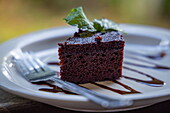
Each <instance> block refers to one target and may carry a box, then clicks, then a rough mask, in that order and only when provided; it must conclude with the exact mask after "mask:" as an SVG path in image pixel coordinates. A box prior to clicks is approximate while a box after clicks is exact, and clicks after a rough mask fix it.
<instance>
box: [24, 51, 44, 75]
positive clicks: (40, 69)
mask: <svg viewBox="0 0 170 113" xmlns="http://www.w3.org/2000/svg"><path fill="white" fill-rule="evenodd" d="M24 54H25V56H26V57H27V59H28V61H29V63H30V64H31V66H32V67H33V68H34V70H35V71H36V72H37V73H38V72H41V71H42V70H43V69H42V68H41V66H40V65H39V64H38V63H36V62H35V58H33V56H31V54H30V52H25V53H24Z"/></svg>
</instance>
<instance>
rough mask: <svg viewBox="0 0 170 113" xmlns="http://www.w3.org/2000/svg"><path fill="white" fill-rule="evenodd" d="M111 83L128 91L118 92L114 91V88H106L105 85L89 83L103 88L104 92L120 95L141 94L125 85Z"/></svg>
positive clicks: (117, 90)
mask: <svg viewBox="0 0 170 113" xmlns="http://www.w3.org/2000/svg"><path fill="white" fill-rule="evenodd" d="M113 82H114V83H117V84H119V85H121V86H122V87H124V88H125V89H128V90H129V91H123V90H119V89H114V88H111V87H108V86H106V85H102V84H99V83H91V84H93V85H96V86H99V87H101V88H104V89H106V90H109V91H112V92H115V93H118V94H121V95H125V94H135V93H141V92H139V91H136V90H135V89H133V88H131V87H130V86H127V85H125V84H123V83H121V82H118V81H113Z"/></svg>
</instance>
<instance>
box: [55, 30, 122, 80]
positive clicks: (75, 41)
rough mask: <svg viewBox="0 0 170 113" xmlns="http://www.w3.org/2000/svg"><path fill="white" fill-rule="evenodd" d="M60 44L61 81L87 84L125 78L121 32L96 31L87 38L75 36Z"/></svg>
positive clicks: (76, 34) (77, 34)
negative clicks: (123, 73) (123, 74)
mask: <svg viewBox="0 0 170 113" xmlns="http://www.w3.org/2000/svg"><path fill="white" fill-rule="evenodd" d="M79 32H80V31H79ZM58 45H59V59H60V65H61V67H60V76H61V79H62V80H66V81H69V82H73V83H88V82H97V81H106V80H115V79H119V78H120V77H121V76H122V62H123V51H124V40H123V37H122V35H121V34H120V33H119V32H118V31H106V32H96V33H94V34H93V35H92V36H90V37H85V38H83V37H80V35H79V33H75V34H74V36H73V37H70V38H68V39H67V40H66V42H65V43H59V44H58Z"/></svg>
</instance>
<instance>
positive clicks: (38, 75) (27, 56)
mask: <svg viewBox="0 0 170 113" xmlns="http://www.w3.org/2000/svg"><path fill="white" fill-rule="evenodd" d="M19 56H20V57H17V56H13V62H14V64H15V67H16V70H17V71H19V72H20V73H21V75H23V77H24V78H25V79H26V80H27V81H29V82H38V81H47V82H49V81H53V82H50V83H52V84H55V85H57V86H58V87H60V88H62V89H63V90H67V91H70V92H73V93H76V94H79V95H82V96H84V97H86V98H87V99H88V100H90V101H91V102H94V103H96V104H98V105H100V106H102V107H104V108H120V107H127V106H130V105H132V104H133V101H132V100H129V99H125V98H122V97H121V98H118V97H114V98H113V97H108V96H106V95H103V94H100V93H97V92H95V91H93V90H90V89H87V88H84V87H81V86H79V85H77V84H74V83H71V82H68V81H63V80H61V79H60V78H59V77H57V76H56V72H55V71H53V70H52V69H50V68H49V67H48V65H47V64H45V63H43V62H42V61H41V60H40V59H39V58H38V57H37V56H35V55H34V54H33V53H32V52H24V53H22V54H21V55H19Z"/></svg>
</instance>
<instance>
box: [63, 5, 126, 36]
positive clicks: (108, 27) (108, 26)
mask: <svg viewBox="0 0 170 113" xmlns="http://www.w3.org/2000/svg"><path fill="white" fill-rule="evenodd" d="M65 20H66V22H67V23H68V24H70V25H72V26H77V27H78V28H79V29H82V30H84V31H86V32H83V33H79V34H80V36H83V37H86V36H90V35H92V34H94V33H96V32H107V31H120V32H123V33H125V32H124V31H123V30H122V29H121V28H120V27H119V25H118V24H116V23H115V22H113V21H111V20H108V19H104V18H103V19H94V20H93V22H91V21H89V20H88V19H87V17H86V15H85V14H84V12H83V8H82V7H78V8H73V9H72V10H71V12H70V13H69V14H68V15H67V17H66V18H65ZM86 33H87V34H86Z"/></svg>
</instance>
